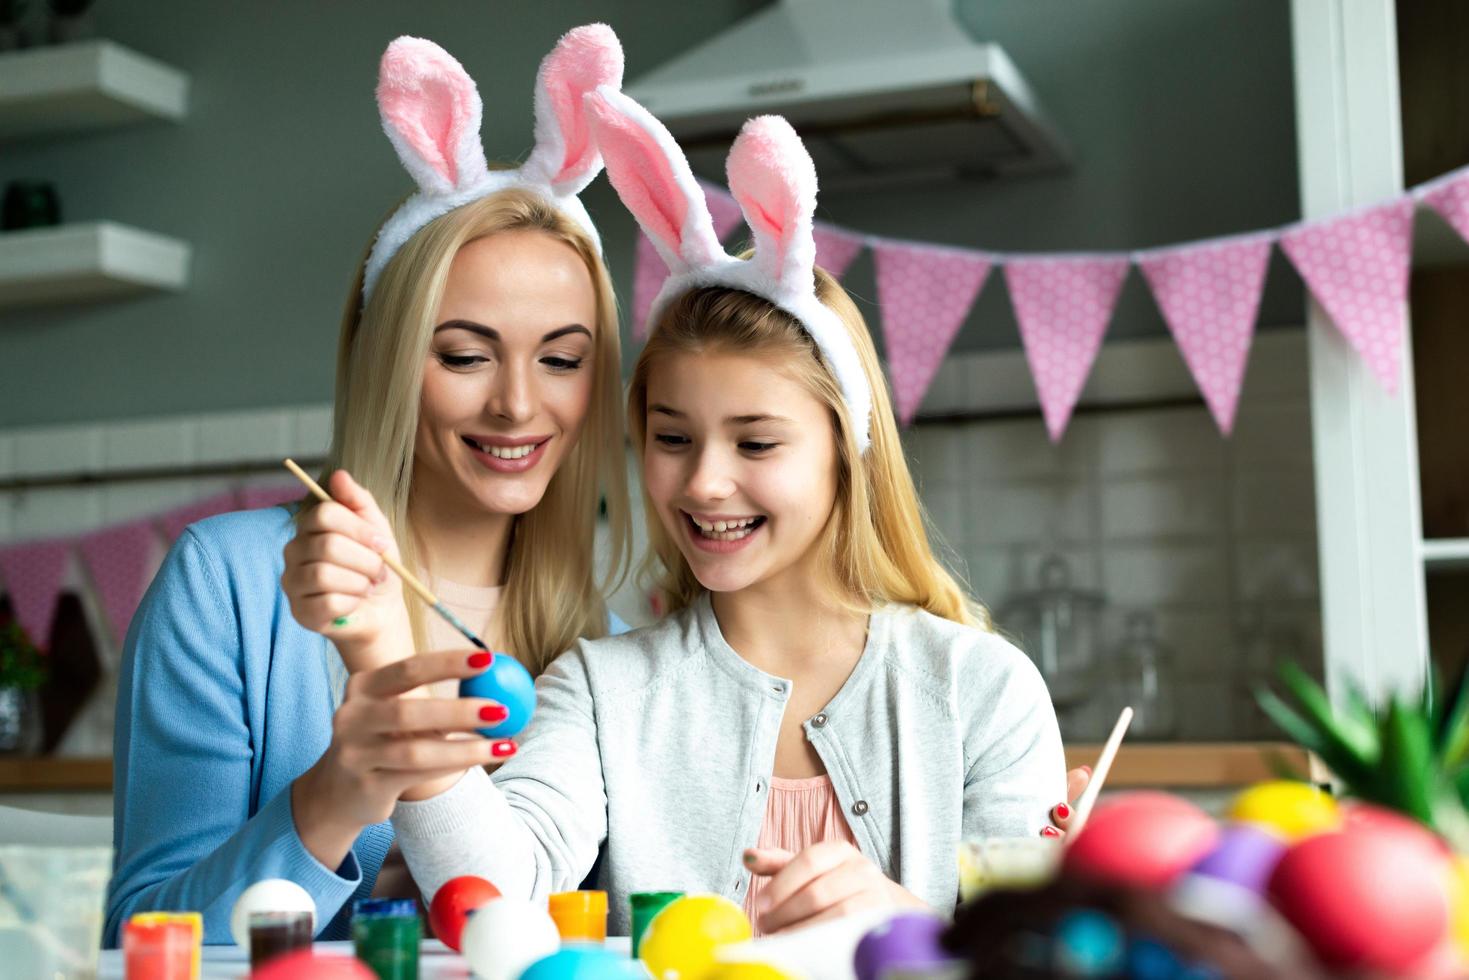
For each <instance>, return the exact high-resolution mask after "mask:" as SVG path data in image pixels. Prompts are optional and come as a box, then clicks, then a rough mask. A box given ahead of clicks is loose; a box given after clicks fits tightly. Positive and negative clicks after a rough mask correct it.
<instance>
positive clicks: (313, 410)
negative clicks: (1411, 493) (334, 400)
mask: <svg viewBox="0 0 1469 980" xmlns="http://www.w3.org/2000/svg"><path fill="white" fill-rule="evenodd" d="M295 417H296V427H295V432H294V433H293V435H292V447H291V452H292V453H294V454H295V455H297V456H304V457H312V456H325V455H326V452H327V450H328V449H329V448H331V442H332V409H331V406H330V405H313V406H309V407H306V408H300V409H297V410H296V412H295Z"/></svg>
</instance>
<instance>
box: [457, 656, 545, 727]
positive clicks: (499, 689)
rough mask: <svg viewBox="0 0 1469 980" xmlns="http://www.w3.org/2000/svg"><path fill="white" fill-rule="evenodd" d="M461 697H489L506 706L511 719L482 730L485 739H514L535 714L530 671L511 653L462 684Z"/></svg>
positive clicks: (534, 697) (491, 663)
mask: <svg viewBox="0 0 1469 980" xmlns="http://www.w3.org/2000/svg"><path fill="white" fill-rule="evenodd" d="M459 696H460V697H461V698H489V699H490V700H491V701H497V702H499V703H500V704H503V705H504V706H505V710H506V711H508V712H510V715H509V717H507V718H506V719H505V720H504V721H502V722H500V723H499V724H498V725H493V726H491V727H489V728H481V729H480V730H479V733H480V734H481V735H483V736H484V737H485V738H514V737H515V736H516V735H518V734H520V732H521V731H522V730H523V729H524V728H525V726H526V725H529V724H530V717H531V715H533V714H535V712H536V684H535V681H533V680H531V676H530V672H529V671H528V670H526V669H525V668H524V667H522V666H521V665H520V662H519V661H517V660H516V659H515V658H514V657H512V656H510V654H508V653H497V654H495V659H494V660H493V661H491V662H490V666H489V667H488V668H486V669H485V671H484V672H483V673H481V674H476V675H475V676H473V677H466V678H464V680H462V681H460V682H459Z"/></svg>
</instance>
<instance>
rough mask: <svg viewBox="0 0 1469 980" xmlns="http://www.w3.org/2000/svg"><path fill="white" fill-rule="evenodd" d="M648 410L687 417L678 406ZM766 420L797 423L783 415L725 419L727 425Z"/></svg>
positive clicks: (674, 416) (656, 407)
mask: <svg viewBox="0 0 1469 980" xmlns="http://www.w3.org/2000/svg"><path fill="white" fill-rule="evenodd" d="M648 411H649V412H650V413H652V414H655V415H667V416H669V417H670V418H675V419H681V418H686V416H685V415H684V413H683V412H680V411H679V410H678V409H676V408H670V407H669V406H667V405H649V406H648ZM766 422H774V423H776V424H782V423H783V424H786V425H794V424H795V422H794V421H793V420H792V419H788V418H786V417H785V416H783V415H765V414H760V415H731V416H729V417H728V418H726V419H725V420H724V424H725V425H760V424H763V423H766Z"/></svg>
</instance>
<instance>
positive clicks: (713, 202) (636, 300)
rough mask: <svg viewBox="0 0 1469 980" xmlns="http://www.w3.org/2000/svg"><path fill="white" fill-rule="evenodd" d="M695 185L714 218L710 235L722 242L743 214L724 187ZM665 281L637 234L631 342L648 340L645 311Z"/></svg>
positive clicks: (654, 254) (649, 246)
mask: <svg viewBox="0 0 1469 980" xmlns="http://www.w3.org/2000/svg"><path fill="white" fill-rule="evenodd" d="M699 186H700V187H702V188H703V189H704V200H705V201H707V202H708V203H709V216H710V217H711V218H713V219H714V234H715V235H717V236H718V237H719V238H720V240H723V239H724V236H726V235H728V234H729V233H730V232H732V231H734V230H735V227H736V226H738V225H739V224H740V222H742V221H744V220H745V213H744V212H743V211H741V210H740V205H739V202H738V201H736V200H735V199H734V195H733V194H731V193H730V192H729V191H727V190H725V189H724V188H722V187H719V186H716V185H714V184H711V183H709V182H708V181H704V180H701V181H699ZM667 278H668V265H667V263H665V262H664V261H663V256H661V255H659V254H658V250H657V249H655V248H654V247H653V243H652V242H651V241H649V240H648V236H647V235H645V234H643V233H642V232H641V231H639V232H638V243H637V247H636V250H635V251H634V254H633V276H632V317H633V319H632V335H633V339H635V340H647V339H648V312H649V311H650V310H652V308H653V300H655V299H657V298H658V291H659V290H660V289H662V288H663V282H664V280H666V279H667Z"/></svg>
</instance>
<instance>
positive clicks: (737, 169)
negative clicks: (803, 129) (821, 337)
mask: <svg viewBox="0 0 1469 980" xmlns="http://www.w3.org/2000/svg"><path fill="white" fill-rule="evenodd" d="M725 169H726V174H727V176H728V178H729V190H730V193H731V194H733V195H734V198H735V200H736V201H738V202H739V204H740V210H742V211H744V212H745V221H746V223H747V224H749V226H750V231H751V233H752V235H753V237H754V239H755V255H754V258H753V259H752V261H753V262H754V263H755V265H756V267H757V268H758V269H759V270H760V272H761V274H762V275H764V276H765V277H767V278H768V280H769V281H770V282H771V283H773V284H775V285H776V286H777V287H778V288H779V289H780V290H781V291H790V292H797V293H809V292H810V291H811V288H812V285H811V282H812V280H811V275H812V272H811V269H812V266H813V265H814V264H815V262H816V240H815V239H814V238H813V237H812V216H813V215H814V214H815V213H816V165H815V164H814V163H813V162H812V161H811V154H810V153H808V152H807V150H806V145H805V144H804V143H802V142H801V137H799V136H797V135H796V131H795V130H794V129H792V128H791V124H790V123H788V122H786V121H785V119H783V118H781V117H780V116H757V117H755V118H754V119H750V120H748V121H747V122H746V123H745V125H744V126H742V127H741V128H740V134H739V136H737V137H736V138H735V142H734V146H733V147H731V148H730V151H729V157H728V159H727V160H726V161H725Z"/></svg>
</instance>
